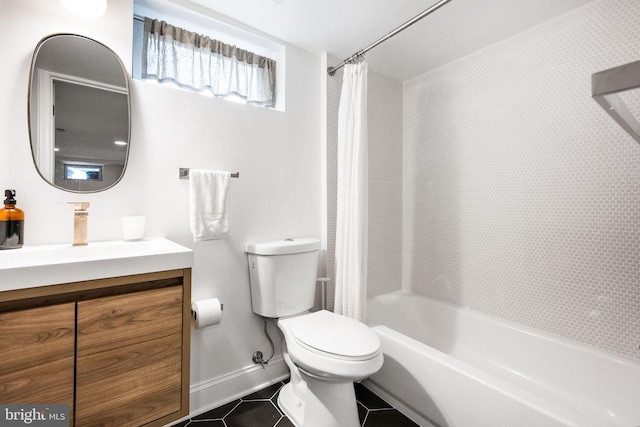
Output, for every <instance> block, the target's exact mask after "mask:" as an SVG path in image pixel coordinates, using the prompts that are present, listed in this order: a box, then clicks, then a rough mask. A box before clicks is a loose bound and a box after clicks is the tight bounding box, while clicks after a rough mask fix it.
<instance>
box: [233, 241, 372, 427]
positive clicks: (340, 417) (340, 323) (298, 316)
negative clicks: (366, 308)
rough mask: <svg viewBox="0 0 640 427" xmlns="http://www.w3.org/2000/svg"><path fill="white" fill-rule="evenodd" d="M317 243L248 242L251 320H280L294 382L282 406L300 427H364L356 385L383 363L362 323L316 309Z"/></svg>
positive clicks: (282, 397) (281, 397)
mask: <svg viewBox="0 0 640 427" xmlns="http://www.w3.org/2000/svg"><path fill="white" fill-rule="evenodd" d="M319 249H320V241H319V240H317V239H313V238H300V239H283V240H277V241H271V242H264V243H247V245H246V248H245V252H247V257H248V261H249V279H250V283H251V305H252V308H253V311H254V313H256V314H258V315H260V316H262V317H264V318H272V319H277V324H278V327H279V328H280V330H281V331H282V334H283V336H284V345H283V358H284V360H285V362H286V364H287V366H288V367H289V370H290V371H291V380H290V381H289V383H288V384H286V385H285V386H284V387H283V388H282V390H281V391H280V394H279V396H278V405H279V406H280V409H282V411H283V412H284V413H285V415H287V417H288V418H289V419H290V421H291V422H292V423H293V424H294V425H295V426H296V427H359V426H360V422H359V419H358V408H357V404H356V398H355V391H354V386H353V383H354V382H355V381H360V380H362V379H364V378H367V377H368V376H370V375H372V374H373V373H375V372H377V371H378V370H379V369H380V368H381V367H382V363H383V356H382V352H381V350H380V340H379V339H378V336H377V335H376V334H375V333H374V332H373V331H372V330H371V329H370V328H369V327H368V326H366V325H365V324H363V323H361V322H359V321H357V320H354V319H351V318H348V317H345V316H342V315H338V314H335V313H332V312H330V311H326V310H320V311H316V312H313V313H311V312H309V310H310V309H311V308H312V307H313V303H314V297H315V289H316V277H317V276H316V273H317V265H318V251H319Z"/></svg>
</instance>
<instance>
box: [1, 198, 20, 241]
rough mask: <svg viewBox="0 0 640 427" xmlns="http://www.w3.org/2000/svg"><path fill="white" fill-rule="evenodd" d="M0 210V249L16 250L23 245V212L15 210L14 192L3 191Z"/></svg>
mask: <svg viewBox="0 0 640 427" xmlns="http://www.w3.org/2000/svg"><path fill="white" fill-rule="evenodd" d="M4 195H5V199H4V208H3V209H0V249H17V248H21V247H22V245H23V244H24V212H23V211H22V210H21V209H18V208H16V199H15V197H16V190H5V191H4Z"/></svg>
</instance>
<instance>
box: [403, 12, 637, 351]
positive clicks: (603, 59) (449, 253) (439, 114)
mask: <svg viewBox="0 0 640 427" xmlns="http://www.w3.org/2000/svg"><path fill="white" fill-rule="evenodd" d="M638 60H640V7H639V4H638V2H637V0H596V1H594V2H592V3H589V4H587V5H585V6H583V7H581V8H578V9H575V10H573V11H572V12H570V13H567V14H565V15H562V16H559V17H557V18H555V19H552V20H550V21H548V22H545V23H543V24H541V25H538V26H536V27H533V28H531V29H529V30H527V31H524V32H522V33H520V34H517V35H515V36H513V37H510V38H508V39H506V40H503V41H501V42H499V43H497V44H495V45H493V46H490V47H488V48H486V49H483V50H480V51H478V52H476V53H474V54H472V55H469V56H467V57H465V58H462V59H460V60H458V61H455V62H452V63H450V64H447V65H445V66H443V67H440V68H439V69H436V70H433V71H431V72H429V73H427V74H425V75H423V76H420V77H418V78H416V79H414V80H412V81H408V82H405V83H404V200H403V204H404V205H403V222H404V238H403V246H404V251H403V263H404V271H403V287H404V288H405V289H408V290H412V291H415V292H419V293H423V294H426V295H429V296H432V297H435V298H439V299H442V300H445V301H448V302H450V303H454V304H458V305H462V306H466V307H470V308H472V309H475V310H479V311H483V312H485V313H488V314H491V315H495V316H498V317H501V318H504V319H508V320H510V321H515V322H518V323H521V324H525V325H527V326H530V327H535V328H538V329H541V330H544V331H547V332H551V333H554V334H558V335H561V336H564V337H568V338H570V339H574V340H577V341H581V342H583V343H586V344H588V345H592V346H596V347H600V348H602V349H605V350H610V351H613V352H616V353H618V354H621V355H624V356H630V357H635V358H640V349H639V348H638V344H640V342H639V341H638V331H639V330H640V311H639V310H638V301H640V288H639V287H638V283H640V270H639V269H638V265H639V264H638V261H639V260H640V235H639V233H638V225H639V224H640V211H639V210H638V206H639V203H640V145H638V143H636V142H635V141H634V140H633V139H632V138H631V137H630V136H629V135H627V134H626V133H625V132H624V131H623V130H622V129H621V128H620V127H619V126H618V125H617V124H616V123H615V122H614V121H613V120H612V119H611V118H610V117H609V115H608V114H606V112H605V111H604V110H603V109H602V108H600V106H599V105H598V104H597V103H596V102H595V101H594V100H593V99H592V98H591V75H592V74H593V73H595V72H598V71H602V70H605V69H608V68H611V67H614V66H618V65H622V64H625V63H628V62H632V61H638ZM636 103H637V101H636Z"/></svg>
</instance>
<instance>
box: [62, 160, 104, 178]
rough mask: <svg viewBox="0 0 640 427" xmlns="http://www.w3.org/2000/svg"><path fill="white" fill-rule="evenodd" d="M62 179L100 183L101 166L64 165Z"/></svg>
mask: <svg viewBox="0 0 640 427" xmlns="http://www.w3.org/2000/svg"><path fill="white" fill-rule="evenodd" d="M64 179H77V180H81V181H102V166H93V165H75V164H67V163H65V165H64Z"/></svg>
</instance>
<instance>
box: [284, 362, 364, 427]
mask: <svg viewBox="0 0 640 427" xmlns="http://www.w3.org/2000/svg"><path fill="white" fill-rule="evenodd" d="M299 372H300V376H301V377H302V380H303V381H302V383H298V384H296V383H294V382H293V381H292V382H289V383H288V384H286V385H285V386H284V387H282V389H281V390H280V394H279V395H278V406H279V407H280V409H281V410H282V412H284V414H285V415H286V416H287V417H288V418H289V420H290V421H291V422H292V423H293V425H295V426H296V427H359V426H360V420H359V418H358V407H357V403H356V394H355V391H354V387H353V383H352V382H333V381H330V382H328V381H323V380H319V379H318V378H316V377H312V376H309V375H308V374H306V373H305V372H303V371H299Z"/></svg>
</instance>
